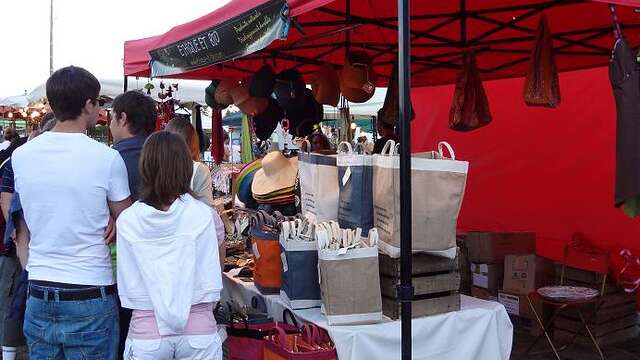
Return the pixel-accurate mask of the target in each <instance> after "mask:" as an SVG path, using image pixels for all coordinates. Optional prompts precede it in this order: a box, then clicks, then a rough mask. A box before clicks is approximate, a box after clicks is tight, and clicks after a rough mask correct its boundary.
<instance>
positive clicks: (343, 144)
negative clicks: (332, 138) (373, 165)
mask: <svg viewBox="0 0 640 360" xmlns="http://www.w3.org/2000/svg"><path fill="white" fill-rule="evenodd" d="M345 147H346V148H347V151H342V150H343V149H344V148H345ZM337 152H338V154H342V153H344V154H349V155H351V154H353V147H351V143H350V142H348V141H343V142H341V143H340V144H338V149H337Z"/></svg>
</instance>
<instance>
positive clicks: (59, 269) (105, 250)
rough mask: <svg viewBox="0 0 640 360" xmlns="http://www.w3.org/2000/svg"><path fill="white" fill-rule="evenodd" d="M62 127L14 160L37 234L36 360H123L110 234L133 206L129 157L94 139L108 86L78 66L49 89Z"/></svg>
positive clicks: (33, 254)
mask: <svg viewBox="0 0 640 360" xmlns="http://www.w3.org/2000/svg"><path fill="white" fill-rule="evenodd" d="M46 93H47V99H48V101H49V105H50V106H51V109H52V111H53V113H54V114H55V117H56V119H57V123H56V125H55V126H54V128H53V129H52V130H51V131H49V132H46V133H44V134H42V135H40V136H38V137H37V138H35V139H34V140H32V141H30V142H28V143H27V144H25V145H24V146H22V147H20V148H19V149H17V150H16V151H15V152H14V154H13V156H12V166H13V171H14V178H15V190H16V192H17V193H19V194H20V201H21V203H22V208H23V214H24V220H25V224H26V226H27V228H28V230H29V234H30V237H29V254H28V260H27V266H26V268H27V271H28V272H29V297H28V299H27V307H26V311H25V319H24V335H25V337H26V339H27V343H28V345H29V358H31V359H45V358H54V359H64V358H66V359H73V358H104V359H115V358H116V353H117V347H118V339H119V333H120V328H119V325H118V308H117V301H116V286H115V281H114V277H113V272H112V266H111V261H110V257H109V247H108V243H109V242H110V241H112V239H111V238H105V230H106V229H107V225H108V223H109V219H110V217H113V218H116V219H117V217H118V216H119V215H120V213H121V212H122V211H123V210H124V209H126V208H127V207H128V206H130V205H131V200H130V190H129V182H128V177H127V169H126V167H125V163H124V161H123V160H122V157H121V156H120V154H119V153H118V152H117V151H116V150H113V149H110V148H108V147H106V146H104V145H103V144H101V143H99V142H97V141H95V140H93V139H91V138H90V137H88V136H87V135H86V132H87V130H89V129H92V128H93V127H95V125H96V123H97V120H98V114H99V112H100V105H99V101H98V96H99V94H100V82H99V81H98V79H96V77H95V76H93V75H92V74H91V73H90V72H88V71H87V70H85V69H82V68H79V67H75V66H68V67H65V68H62V69H60V70H57V71H56V72H54V73H53V74H52V75H51V76H50V77H49V79H48V80H47V83H46Z"/></svg>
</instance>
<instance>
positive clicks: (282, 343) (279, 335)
mask: <svg viewBox="0 0 640 360" xmlns="http://www.w3.org/2000/svg"><path fill="white" fill-rule="evenodd" d="M273 332H274V334H273V335H274V336H273V337H272V339H271V342H272V343H274V345H276V346H279V347H280V348H282V349H284V350H288V349H287V348H286V346H287V333H286V332H285V331H284V329H282V328H281V327H280V326H278V324H276V325H275V326H274V327H273ZM275 339H278V341H274V340H275Z"/></svg>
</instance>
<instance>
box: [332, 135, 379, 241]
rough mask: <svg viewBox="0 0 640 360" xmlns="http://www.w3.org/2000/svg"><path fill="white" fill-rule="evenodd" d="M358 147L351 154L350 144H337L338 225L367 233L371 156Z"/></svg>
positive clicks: (370, 221) (370, 222)
mask: <svg viewBox="0 0 640 360" xmlns="http://www.w3.org/2000/svg"><path fill="white" fill-rule="evenodd" d="M359 147H360V153H354V151H353V148H352V147H351V144H350V143H348V142H342V143H340V145H338V158H337V164H338V185H339V188H340V194H339V202H338V223H339V224H340V226H341V227H343V228H351V229H355V228H361V229H362V232H363V233H367V232H369V229H371V228H372V227H373V156H372V155H367V154H365V153H364V149H362V146H359Z"/></svg>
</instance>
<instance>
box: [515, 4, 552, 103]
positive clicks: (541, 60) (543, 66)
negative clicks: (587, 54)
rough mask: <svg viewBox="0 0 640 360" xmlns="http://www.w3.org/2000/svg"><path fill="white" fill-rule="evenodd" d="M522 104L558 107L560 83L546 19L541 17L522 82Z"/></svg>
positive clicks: (543, 16)
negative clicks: (525, 74) (527, 68)
mask: <svg viewBox="0 0 640 360" xmlns="http://www.w3.org/2000/svg"><path fill="white" fill-rule="evenodd" d="M523 93H524V102H525V103H526V104H527V105H528V106H545V107H550V108H555V107H556V106H558V105H560V81H559V80H558V69H557V67H556V59H555V55H554V51H553V38H552V34H551V30H550V29H549V22H548V21H547V17H546V16H545V15H542V16H541V17H540V23H539V25H538V30H537V31H536V40H535V46H534V48H533V51H532V53H531V60H530V62H529V71H528V72H527V77H526V79H525V81H524V91H523Z"/></svg>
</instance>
